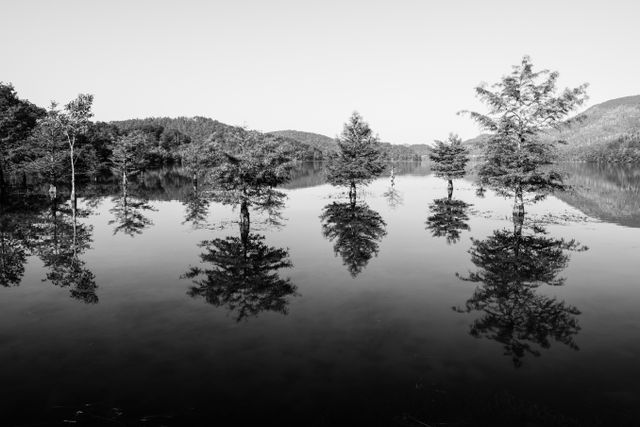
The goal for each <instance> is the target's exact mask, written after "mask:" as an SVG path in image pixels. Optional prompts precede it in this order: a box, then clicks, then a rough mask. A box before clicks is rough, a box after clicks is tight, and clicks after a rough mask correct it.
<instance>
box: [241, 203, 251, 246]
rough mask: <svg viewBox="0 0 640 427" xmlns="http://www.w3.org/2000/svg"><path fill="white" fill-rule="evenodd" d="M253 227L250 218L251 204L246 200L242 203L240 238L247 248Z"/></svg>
mask: <svg viewBox="0 0 640 427" xmlns="http://www.w3.org/2000/svg"><path fill="white" fill-rule="evenodd" d="M250 228H251V221H250V219H249V206H248V205H247V202H246V201H243V202H242V204H241V205H240V240H241V241H242V246H244V248H245V250H246V248H247V244H248V243H249V230H250Z"/></svg>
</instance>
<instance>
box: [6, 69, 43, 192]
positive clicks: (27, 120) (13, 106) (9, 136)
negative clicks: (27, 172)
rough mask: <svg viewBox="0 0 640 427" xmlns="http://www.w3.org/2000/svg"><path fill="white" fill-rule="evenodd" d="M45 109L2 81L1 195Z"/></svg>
mask: <svg viewBox="0 0 640 427" xmlns="http://www.w3.org/2000/svg"><path fill="white" fill-rule="evenodd" d="M43 115H44V110H43V109H42V108H40V107H37V106H35V105H34V104H32V103H30V102H29V101H25V100H22V99H20V98H18V95H17V93H16V91H15V89H14V88H13V86H12V85H11V84H5V83H3V82H0V197H1V196H4V194H5V190H6V188H5V187H6V175H7V173H8V172H9V171H10V170H11V167H12V166H13V165H14V163H16V160H17V159H15V156H16V153H17V152H18V151H19V149H20V148H21V144H22V142H23V141H25V140H26V139H27V138H28V137H29V135H30V134H31V131H32V130H33V128H35V126H36V124H37V121H38V119H39V118H40V117H42V116H43Z"/></svg>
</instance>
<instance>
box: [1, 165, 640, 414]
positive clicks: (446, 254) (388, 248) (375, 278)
mask: <svg viewBox="0 0 640 427" xmlns="http://www.w3.org/2000/svg"><path fill="white" fill-rule="evenodd" d="M395 185H396V188H397V189H398V190H399V191H401V192H402V194H403V196H404V204H403V205H402V206H400V207H399V208H397V209H395V210H394V209H390V208H389V206H388V204H387V202H386V200H385V199H384V197H382V194H383V193H384V192H385V191H386V190H387V189H388V186H389V180H388V178H383V179H380V180H378V181H376V182H375V183H373V184H372V185H371V186H370V187H369V188H367V190H366V192H364V193H365V195H364V199H365V201H366V202H367V203H368V204H369V206H370V207H371V208H372V209H374V210H376V211H377V212H379V213H380V214H381V215H382V217H383V218H384V220H385V222H386V223H387V227H386V231H387V236H385V237H384V238H383V239H382V241H381V242H380V251H379V255H378V257H374V258H373V259H371V260H370V262H369V263H368V265H367V267H366V268H365V269H364V271H363V272H362V273H361V274H360V275H359V276H357V278H355V279H354V278H352V277H351V276H350V274H349V272H348V271H347V269H346V268H345V266H344V265H343V263H342V260H341V259H340V257H339V256H335V254H334V252H333V250H332V244H331V242H329V241H327V240H326V239H324V238H323V237H322V233H321V225H320V219H319V216H320V214H321V211H322V208H323V207H324V206H325V205H327V204H328V203H330V202H331V201H333V200H334V198H335V197H339V196H340V191H339V190H337V189H335V188H332V187H329V186H327V185H320V186H315V187H310V188H302V189H294V190H286V193H287V194H288V200H287V202H286V208H285V210H284V212H283V216H284V217H285V218H287V220H286V222H285V226H284V227H282V228H274V229H269V228H267V227H262V226H261V227H260V228H261V231H260V233H263V234H265V235H266V243H267V244H268V245H270V246H274V247H283V248H288V249H289V250H290V254H291V261H292V262H293V265H294V267H293V268H292V269H288V270H283V271H281V272H280V274H281V276H282V277H283V278H286V277H290V278H291V280H292V282H293V283H294V284H295V285H296V286H297V287H298V293H299V297H296V298H292V299H291V304H290V306H289V315H288V316H282V315H280V314H276V313H263V314H261V315H259V316H258V317H257V318H253V319H249V320H248V321H246V322H241V323H236V322H235V318H234V317H233V316H232V315H229V314H228V313H227V312H226V311H225V309H224V308H216V307H213V306H210V305H207V304H205V303H204V302H203V301H202V300H201V299H192V298H189V297H188V296H187V295H186V291H187V288H188V286H189V281H188V280H180V279H179V277H180V275H181V274H183V273H184V272H185V271H186V270H187V269H188V267H189V266H190V265H197V263H198V262H199V254H200V253H201V248H199V247H198V243H199V242H200V241H202V240H204V239H212V238H215V237H225V236H228V235H231V236H239V230H238V227H237V224H230V225H227V226H226V227H224V228H223V229H219V228H217V227H215V226H216V225H217V224H220V223H227V224H228V222H229V221H232V220H235V219H236V218H237V215H238V211H237V210H236V211H233V210H232V209H231V208H230V207H223V206H219V205H216V204H212V205H211V208H210V211H209V218H208V219H209V221H210V223H211V224H212V225H213V226H212V227H211V228H210V229H199V230H194V229H192V228H191V227H190V225H189V224H185V225H182V221H183V216H184V206H183V205H182V204H180V203H179V202H177V201H172V202H165V201H162V202H160V201H151V202H150V203H151V204H152V205H153V206H154V207H155V208H156V209H157V211H153V212H148V216H149V218H150V219H151V220H152V221H153V223H154V225H153V226H152V227H150V228H149V229H147V230H145V231H144V233H143V234H141V235H139V236H136V237H135V238H131V237H129V236H126V235H115V236H114V235H113V233H112V227H111V226H109V225H108V221H109V220H110V219H111V215H110V213H109V209H110V208H111V203H112V201H111V200H110V199H105V201H104V202H103V203H102V204H100V206H99V207H98V208H97V210H96V212H95V213H94V214H93V215H92V216H91V217H90V218H89V219H88V221H89V222H90V223H91V224H93V226H94V242H93V244H92V247H93V249H92V250H89V251H87V252H86V253H85V254H84V256H83V259H85V260H86V261H87V265H88V267H90V269H91V270H92V271H93V272H94V274H95V276H96V280H97V283H98V286H99V288H98V294H99V297H100V303H99V304H98V305H96V306H86V305H84V304H79V303H77V302H76V301H73V300H72V299H70V298H68V295H67V293H66V291H65V290H61V289H59V288H55V287H53V286H49V285H48V284H47V283H43V282H41V279H42V278H43V277H44V275H45V272H44V271H43V270H42V269H41V263H40V261H39V260H38V259H37V258H31V259H30V263H29V265H28V267H27V271H26V274H25V278H24V280H23V283H22V284H21V286H19V287H17V288H12V289H0V291H1V298H0V336H1V337H3V343H4V345H3V346H2V347H0V374H1V375H0V376H1V377H2V378H4V379H5V384H6V387H9V388H11V389H13V390H14V393H15V394H16V395H18V394H19V393H21V392H24V393H27V392H28V393H32V390H35V389H38V391H36V392H35V397H34V399H36V401H38V399H44V398H45V397H44V396H48V395H49V394H51V395H55V396H56V398H60V399H64V398H65V397H69V396H70V395H71V392H70V391H69V390H70V389H71V388H72V387H76V389H75V390H76V391H77V390H85V389H86V390H85V391H86V393H87V396H97V397H100V396H103V394H104V393H108V392H105V391H104V389H106V390H116V389H118V390H120V391H119V393H122V394H121V395H122V396H123V398H124V399H126V398H131V399H135V396H136V394H137V393H140V394H142V393H148V390H157V391H155V393H158V396H160V397H159V398H161V397H162V396H164V397H166V398H170V399H175V400H176V401H180V399H181V398H182V397H180V396H184V398H185V399H186V398H187V397H188V396H189V395H191V394H195V393H196V391H197V390H199V388H201V387H204V386H205V384H204V383H205V382H206V384H207V387H208V388H209V389H210V390H211V393H214V394H215V393H217V392H222V391H224V390H226V392H228V393H230V394H229V395H230V396H240V395H242V393H254V392H255V393H262V394H263V395H265V396H266V395H268V394H269V390H273V389H274V388H278V389H279V390H281V395H280V398H279V399H280V401H281V402H288V401H291V402H297V401H298V400H299V399H302V397H304V398H306V397H309V398H312V397H313V396H316V394H315V393H320V395H322V393H324V392H327V393H329V392H330V393H333V396H334V397H332V399H334V400H336V401H339V400H340V399H342V398H345V399H346V397H345V396H347V395H348V394H349V393H350V392H354V391H358V390H360V391H363V390H367V389H371V388H375V387H376V386H377V385H380V384H385V387H386V388H385V389H384V391H382V392H381V394H380V395H379V396H378V398H379V399H385V398H387V399H394V397H393V396H394V393H395V392H398V391H402V390H403V388H404V387H411V386H415V383H416V382H419V381H423V382H434V381H435V382H445V383H447V384H448V385H449V386H450V387H452V388H456V387H459V388H465V387H476V386H477V387H484V386H486V385H491V386H497V385H506V386H508V387H511V388H513V389H515V390H518V391H519V392H521V393H524V394H525V395H530V396H533V397H534V398H540V395H541V394H542V393H541V392H542V391H543V390H544V394H545V396H546V397H545V398H548V399H549V400H550V401H552V400H553V399H554V398H559V396H564V397H563V398H564V399H576V400H575V404H576V405H578V406H579V405H580V402H581V401H580V399H581V398H582V397H584V396H583V395H580V393H586V395H589V393H592V392H591V391H590V390H596V389H601V390H602V391H603V393H605V392H626V393H628V394H629V395H631V396H635V397H636V398H637V397H638V396H640V389H639V388H638V386H637V384H634V383H632V382H631V380H626V378H638V375H639V374H640V372H639V371H638V369H639V368H638V365H637V363H636V362H637V357H638V356H639V355H640V344H638V341H637V339H636V338H637V336H638V332H640V314H638V311H637V302H638V301H640V287H638V286H637V271H638V265H637V263H638V260H640V244H639V243H638V242H640V229H637V228H623V227H620V226H617V225H612V224H606V223H599V222H595V221H588V222H581V223H573V224H570V225H549V226H547V231H548V232H549V233H550V235H551V236H553V237H555V238H565V239H576V240H578V241H579V242H581V243H582V244H584V245H587V246H588V247H589V248H590V249H589V251H586V252H581V253H571V254H570V257H571V260H570V261H569V266H568V268H567V269H566V270H565V271H564V272H562V273H561V276H563V277H566V278H567V282H566V285H565V286H563V287H559V288H553V289H550V288H548V287H547V288H545V287H541V288H539V290H538V291H537V292H539V293H544V294H548V295H556V296H557V297H558V298H560V299H562V300H565V301H566V302H567V303H568V304H571V305H573V306H576V307H577V308H578V309H580V310H581V311H582V314H581V315H580V316H578V320H579V323H580V325H581V327H582V330H581V331H580V332H579V333H578V335H577V336H576V337H575V338H576V342H577V343H578V345H579V346H580V348H581V350H580V351H578V352H576V351H573V350H571V349H569V348H566V347H565V346H563V345H561V344H557V343H554V342H553V341H552V346H551V349H549V350H543V352H542V356H541V357H540V358H537V359H536V358H531V357H527V358H525V361H524V366H523V367H522V368H521V369H519V370H517V371H516V370H514V369H513V367H512V365H511V362H510V360H509V358H507V357H504V356H503V355H502V348H501V346H500V344H498V343H496V342H493V341H491V340H479V339H474V338H472V337H471V336H469V335H468V330H469V324H470V323H471V321H472V320H473V318H474V314H459V313H455V312H454V311H453V310H452V309H451V307H452V306H460V305H463V304H464V302H465V301H466V300H467V299H468V298H469V297H470V296H471V294H472V292H473V286H474V285H473V284H471V283H466V282H462V281H460V280H458V279H457V278H456V277H455V273H456V272H459V273H461V274H465V273H466V272H467V271H469V270H473V269H474V266H473V265H472V264H471V262H470V260H469V254H468V253H467V250H468V248H469V246H470V240H469V238H470V237H471V236H473V237H476V238H485V237H486V236H488V235H490V234H491V232H492V231H493V230H495V229H498V228H503V227H505V228H509V229H511V227H512V225H511V222H510V218H509V215H510V212H511V202H510V201H509V200H504V199H501V198H495V197H494V196H492V194H491V192H489V191H488V192H487V195H486V198H484V199H479V198H477V197H476V196H475V193H474V190H475V189H474V188H473V187H472V185H471V184H470V183H469V182H466V181H459V182H457V183H456V188H455V192H454V197H456V198H459V199H461V200H464V201H466V202H468V203H472V204H473V206H472V208H471V209H472V212H475V213H472V214H471V215H470V221H469V225H470V227H471V232H467V231H463V232H462V235H461V240H460V242H459V243H457V244H455V245H448V244H447V243H446V241H445V239H437V238H434V237H432V236H431V233H430V232H429V231H427V230H425V228H424V227H425V226H424V223H425V220H426V218H427V216H428V214H429V212H428V205H429V203H430V202H431V201H432V200H433V199H436V198H440V197H446V182H444V181H442V180H438V179H436V178H434V177H433V176H427V177H420V176H397V177H396V183H395ZM548 212H555V213H562V214H569V215H573V216H581V214H580V212H579V211H577V210H575V209H574V208H571V207H570V206H569V205H567V204H566V203H564V202H562V201H559V200H558V199H555V198H550V199H548V200H546V201H544V202H542V203H540V204H538V205H535V206H533V207H531V208H530V209H529V211H528V216H529V217H533V218H535V217H536V216H541V215H543V214H546V213H548ZM485 217H486V218H485ZM253 222H255V223H256V224H259V222H260V217H259V216H258V215H256V216H252V223H253ZM16 331H20V332H19V333H17V332H16ZM230 355H233V357H231V356H230ZM51 360H56V368H55V369H52V368H51V366H50V364H51ZM258 361H259V363H258ZM95 372H100V375H99V376H100V378H99V380H98V381H96V382H95V383H94V384H86V383H84V382H83V381H82V378H84V377H86V376H91V375H95ZM549 381H554V382H555V383H556V384H558V386H557V387H556V388H555V389H553V390H550V389H549V387H548V384H549ZM167 384H169V385H170V386H171V387H169V388H170V390H169V389H167V387H166V385H167ZM587 384H588V385H589V387H590V388H588V389H586V388H585V387H586V385H587ZM36 385H37V387H36ZM78 387H79V389H78ZM54 389H55V390H56V391H55V393H54V392H53V390H54ZM145 390H146V391H145ZM578 391H580V393H577V392H578ZM386 393H388V394H386ZM563 393H571V396H572V397H571V398H568V397H567V396H569V394H563ZM576 393H577V394H578V395H576ZM593 393H600V392H596V391H594V392H593ZM301 396H302V397H301ZM570 403H571V402H569V404H570Z"/></svg>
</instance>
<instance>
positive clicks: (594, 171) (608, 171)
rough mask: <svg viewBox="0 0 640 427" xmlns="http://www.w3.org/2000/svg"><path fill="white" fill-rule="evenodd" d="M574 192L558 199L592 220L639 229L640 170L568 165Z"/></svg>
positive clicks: (585, 164)
mask: <svg viewBox="0 0 640 427" xmlns="http://www.w3.org/2000/svg"><path fill="white" fill-rule="evenodd" d="M563 168H564V170H565V171H566V172H567V173H568V174H569V178H568V180H567V182H568V183H569V184H570V185H571V186H572V187H573V189H572V190H571V191H568V192H566V193H561V194H558V195H557V197H558V198H559V199H560V200H562V201H564V202H566V203H568V204H570V205H571V206H573V207H575V208H576V209H579V210H580V211H582V212H583V213H584V214H585V215H589V216H591V217H593V218H596V219H599V220H602V221H606V222H611V223H615V224H620V225H624V226H627V227H640V168H639V167H637V166H636V167H634V166H630V165H612V164H592V163H578V164H566V165H564V167H563Z"/></svg>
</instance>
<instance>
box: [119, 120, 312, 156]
mask: <svg viewBox="0 0 640 427" xmlns="http://www.w3.org/2000/svg"><path fill="white" fill-rule="evenodd" d="M111 124H113V125H115V126H116V127H118V128H119V129H120V130H121V131H125V132H127V131H131V130H136V129H139V130H143V131H144V132H146V133H149V134H153V135H154V136H155V138H156V139H162V135H163V134H165V133H167V132H169V131H177V132H179V133H180V134H181V135H184V136H186V138H185V139H184V141H183V142H186V143H188V142H189V141H195V142H203V141H206V140H207V139H211V138H218V139H222V140H232V138H230V136H231V135H233V134H236V133H238V132H245V130H244V129H243V128H241V127H238V126H231V125H228V124H225V123H222V122H219V121H217V120H213V119H211V118H208V117H177V118H171V117H148V118H145V119H129V120H121V121H114V122H111ZM273 136H274V137H276V138H277V139H278V140H279V141H281V142H282V144H283V145H285V146H289V147H290V148H291V149H292V150H294V151H295V153H296V157H297V158H298V159H300V160H318V159H322V157H323V153H322V152H321V150H319V149H317V148H315V146H312V145H311V144H307V143H305V142H301V141H300V140H298V139H296V138H288V137H286V136H279V135H273Z"/></svg>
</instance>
